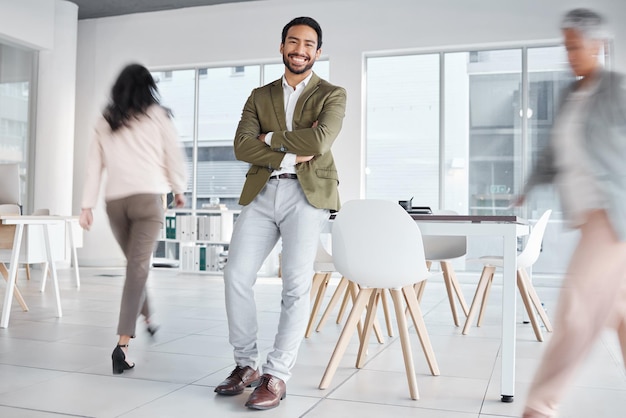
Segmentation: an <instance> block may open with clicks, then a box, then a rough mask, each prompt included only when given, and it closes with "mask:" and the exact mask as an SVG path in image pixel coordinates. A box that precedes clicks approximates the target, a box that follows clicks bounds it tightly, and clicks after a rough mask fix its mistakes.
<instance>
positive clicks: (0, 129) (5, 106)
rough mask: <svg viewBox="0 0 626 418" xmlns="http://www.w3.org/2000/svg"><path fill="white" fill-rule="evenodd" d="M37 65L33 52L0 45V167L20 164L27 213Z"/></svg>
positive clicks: (27, 211) (23, 204) (23, 199)
mask: <svg viewBox="0 0 626 418" xmlns="http://www.w3.org/2000/svg"><path fill="white" fill-rule="evenodd" d="M35 62H36V53H35V52H34V51H30V50H25V49H20V48H16V47H13V46H9V45H4V44H0V164H2V163H19V164H20V178H21V184H20V190H21V194H22V198H21V203H22V206H23V210H24V213H30V210H31V208H30V206H31V205H30V202H29V199H28V196H29V181H30V179H29V178H28V177H27V173H28V163H29V160H30V153H31V141H30V137H31V130H30V124H31V121H32V120H33V116H32V112H31V109H32V108H33V107H34V106H32V101H33V100H34V97H33V94H32V92H33V91H34V88H33V87H34V74H35ZM0 203H8V202H0Z"/></svg>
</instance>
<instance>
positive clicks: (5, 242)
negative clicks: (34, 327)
mask: <svg viewBox="0 0 626 418" xmlns="http://www.w3.org/2000/svg"><path fill="white" fill-rule="evenodd" d="M20 211H21V210H20V207H19V206H18V205H14V204H4V205H0V215H20ZM14 239H15V225H0V250H9V252H10V250H12V249H13V241H14ZM0 274H2V276H3V277H4V280H6V281H7V282H8V281H9V270H8V269H7V267H6V265H5V264H4V262H2V261H0ZM13 296H15V300H17V302H18V303H19V304H20V306H21V307H22V310H23V311H24V312H28V305H26V301H24V298H23V297H22V294H21V293H20V290H19V289H18V288H17V283H16V285H15V288H14V290H13Z"/></svg>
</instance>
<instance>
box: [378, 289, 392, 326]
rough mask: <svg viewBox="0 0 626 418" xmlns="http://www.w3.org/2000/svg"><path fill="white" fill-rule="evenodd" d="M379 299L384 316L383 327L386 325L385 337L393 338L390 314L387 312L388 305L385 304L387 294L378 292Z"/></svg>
mask: <svg viewBox="0 0 626 418" xmlns="http://www.w3.org/2000/svg"><path fill="white" fill-rule="evenodd" d="M380 298H381V301H382V304H383V312H384V314H385V325H387V335H388V336H390V337H393V326H392V325H391V312H390V311H389V304H388V303H387V293H385V291H384V290H383V291H381V292H380Z"/></svg>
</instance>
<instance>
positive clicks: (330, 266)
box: [304, 239, 384, 344]
mask: <svg viewBox="0 0 626 418" xmlns="http://www.w3.org/2000/svg"><path fill="white" fill-rule="evenodd" d="M313 269H314V270H315V274H314V275H313V283H312V285H311V300H313V299H315V301H314V302H313V307H312V309H311V315H310V317H309V323H308V325H307V328H306V333H305V335H304V337H305V338H309V337H310V336H311V333H312V332H313V324H314V322H315V319H316V318H317V314H318V312H319V309H320V307H321V304H322V300H323V299H324V295H325V294H326V289H327V288H328V283H329V282H330V278H331V276H332V274H333V273H334V272H335V271H337V270H336V269H335V264H334V263H333V256H332V255H331V254H330V253H329V252H328V251H327V250H326V248H324V244H323V243H322V241H321V239H320V242H319V244H318V246H317V254H316V255H315V262H314V264H313ZM344 282H345V285H343V284H342V283H344ZM348 283H349V280H348V279H346V278H345V277H342V278H341V280H340V282H339V285H338V286H337V290H336V291H335V294H333V298H335V295H337V294H338V293H337V292H340V290H339V289H342V290H341V292H343V291H344V289H345V291H346V292H352V295H353V299H356V292H357V291H358V288H357V286H356V285H355V284H354V283H350V287H346V286H347V284H348ZM329 306H330V304H329ZM333 306H334V304H333ZM326 312H328V308H327V309H326ZM326 312H324V315H326ZM320 323H321V321H320ZM316 331H317V332H319V331H320V326H318V329H316ZM361 332H362V325H361V323H360V322H359V335H361ZM374 332H375V333H376V336H377V338H378V342H380V343H381V344H382V343H383V342H384V338H383V336H382V333H381V332H380V327H379V326H378V324H377V323H374Z"/></svg>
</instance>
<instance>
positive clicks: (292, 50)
mask: <svg viewBox="0 0 626 418" xmlns="http://www.w3.org/2000/svg"><path fill="white" fill-rule="evenodd" d="M321 52H322V50H321V49H318V48H317V32H315V30H314V29H313V28H311V27H310V26H307V25H296V26H292V27H290V28H289V30H288V31H287V36H286V37H285V43H282V44H281V45H280V53H281V54H282V55H283V63H284V64H285V67H286V69H287V70H286V71H288V72H290V73H292V74H298V75H300V74H302V75H308V73H309V72H310V71H311V68H313V64H314V63H315V60H317V59H318V58H319V56H320V54H321Z"/></svg>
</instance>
